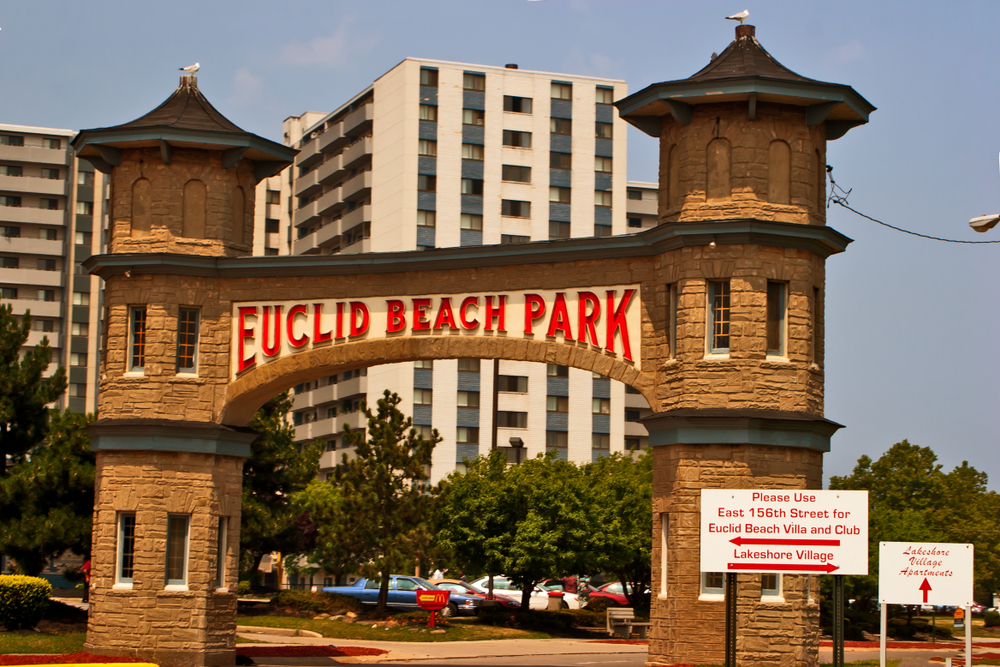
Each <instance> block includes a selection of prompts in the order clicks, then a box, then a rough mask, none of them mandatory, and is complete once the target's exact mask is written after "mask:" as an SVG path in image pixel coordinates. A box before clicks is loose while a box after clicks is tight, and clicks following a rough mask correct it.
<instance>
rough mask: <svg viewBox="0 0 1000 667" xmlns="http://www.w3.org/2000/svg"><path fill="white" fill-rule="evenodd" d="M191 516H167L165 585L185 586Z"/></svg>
mask: <svg viewBox="0 0 1000 667" xmlns="http://www.w3.org/2000/svg"><path fill="white" fill-rule="evenodd" d="M190 524H191V517H190V516H188V515H186V514H171V515H170V516H168V517H167V571H166V573H165V574H166V581H167V586H184V587H186V586H187V573H188V532H189V528H190Z"/></svg>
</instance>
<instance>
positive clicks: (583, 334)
mask: <svg viewBox="0 0 1000 667" xmlns="http://www.w3.org/2000/svg"><path fill="white" fill-rule="evenodd" d="M578 295H579V299H580V324H579V325H578V328H579V331H580V342H581V343H587V342H589V343H590V344H591V345H596V346H598V347H600V343H598V342H597V329H596V328H595V327H594V322H596V321H597V320H598V319H599V318H600V317H601V300H600V299H598V298H597V295H596V294H594V293H593V292H578ZM588 303H589V304H590V313H589V314H588V313H587V304H588Z"/></svg>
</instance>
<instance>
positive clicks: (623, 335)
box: [232, 285, 641, 377]
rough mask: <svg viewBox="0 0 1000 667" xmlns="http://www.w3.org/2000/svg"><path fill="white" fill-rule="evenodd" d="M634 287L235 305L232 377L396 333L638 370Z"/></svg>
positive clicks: (637, 307) (637, 312)
mask: <svg viewBox="0 0 1000 667" xmlns="http://www.w3.org/2000/svg"><path fill="white" fill-rule="evenodd" d="M640 310H641V306H640V300H639V286H638V285H624V286H623V285H617V286H610V287H592V288H587V289H574V290H566V291H545V290H533V291H523V292H522V291H511V292H506V293H493V294H485V293H484V294H448V295H426V296H416V297H413V296H408V297H399V298H393V297H389V298H371V297H368V298H359V299H350V298H347V299H328V300H308V301H306V300H301V301H280V302H273V301H260V302H242V303H234V304H233V343H234V344H233V345H232V357H233V358H232V362H233V363H232V369H233V376H234V377H235V376H237V375H239V374H240V373H242V372H244V371H247V370H250V369H252V368H254V367H256V366H259V365H261V364H264V363H267V362H269V361H273V360H275V359H279V358H281V357H283V356H286V355H289V354H294V353H296V352H301V351H304V350H310V349H316V348H319V347H322V346H326V345H339V344H343V343H347V342H352V341H359V340H371V339H375V338H392V337H395V336H494V337H518V338H526V339H541V340H546V339H548V340H553V341H556V342H561V343H565V344H567V345H579V346H585V347H589V348H590V349H593V350H597V351H601V352H602V353H604V354H607V355H610V356H613V357H616V358H618V359H621V360H623V361H626V362H628V363H632V364H635V366H636V367H637V368H638V367H640V358H639V357H640V348H641V345H640V342H639V339H640V333H641V332H640V329H639V328H640Z"/></svg>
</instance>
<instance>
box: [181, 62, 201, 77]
mask: <svg viewBox="0 0 1000 667" xmlns="http://www.w3.org/2000/svg"><path fill="white" fill-rule="evenodd" d="M177 69H179V70H180V71H182V72H187V73H188V74H194V73H196V72H197V71H198V70H200V69H201V63H195V64H194V65H188V66H187V67H178V68H177Z"/></svg>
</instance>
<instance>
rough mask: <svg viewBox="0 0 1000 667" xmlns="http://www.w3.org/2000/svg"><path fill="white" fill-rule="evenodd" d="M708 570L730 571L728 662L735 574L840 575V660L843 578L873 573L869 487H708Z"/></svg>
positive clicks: (704, 561) (704, 524)
mask: <svg viewBox="0 0 1000 667" xmlns="http://www.w3.org/2000/svg"><path fill="white" fill-rule="evenodd" d="M701 571H702V572H725V573H726V665H727V667H734V666H735V664H736V573H737V572H762V573H775V574H835V576H834V586H833V589H834V612H833V618H834V624H833V645H834V651H833V664H834V667H843V663H844V606H843V605H844V581H843V578H842V576H841V575H845V574H861V575H865V574H868V492H867V491H812V490H796V489H777V490H772V489H702V490H701Z"/></svg>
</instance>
